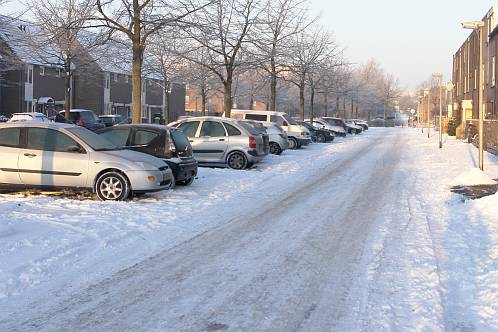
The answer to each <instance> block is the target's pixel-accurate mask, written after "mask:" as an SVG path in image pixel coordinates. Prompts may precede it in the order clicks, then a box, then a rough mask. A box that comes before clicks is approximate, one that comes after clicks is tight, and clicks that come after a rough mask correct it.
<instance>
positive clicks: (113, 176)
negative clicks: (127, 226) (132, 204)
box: [95, 171, 131, 201]
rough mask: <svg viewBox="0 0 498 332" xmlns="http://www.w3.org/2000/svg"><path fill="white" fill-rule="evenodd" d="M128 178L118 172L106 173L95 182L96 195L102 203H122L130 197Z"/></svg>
mask: <svg viewBox="0 0 498 332" xmlns="http://www.w3.org/2000/svg"><path fill="white" fill-rule="evenodd" d="M130 191H131V189H130V184H129V183H128V179H126V177H125V176H124V175H123V174H121V173H119V172H116V171H110V172H105V173H104V174H102V175H100V176H99V178H98V179H97V181H96V182H95V193H96V194H97V196H98V198H99V199H100V200H101V201H122V200H125V199H127V198H128V196H129V195H130Z"/></svg>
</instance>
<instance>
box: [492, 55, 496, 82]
mask: <svg viewBox="0 0 498 332" xmlns="http://www.w3.org/2000/svg"><path fill="white" fill-rule="evenodd" d="M495 63H496V57H495V56H494V55H493V59H492V60H491V86H495V83H496V80H495V78H496V76H495Z"/></svg>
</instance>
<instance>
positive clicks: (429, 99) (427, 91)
mask: <svg viewBox="0 0 498 332" xmlns="http://www.w3.org/2000/svg"><path fill="white" fill-rule="evenodd" d="M424 96H427V138H431V135H430V134H431V132H430V126H431V122H430V121H431V113H430V107H431V106H430V102H431V90H430V89H426V90H424Z"/></svg>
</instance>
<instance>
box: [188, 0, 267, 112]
mask: <svg viewBox="0 0 498 332" xmlns="http://www.w3.org/2000/svg"><path fill="white" fill-rule="evenodd" d="M213 2H214V5H213V6H209V7H205V8H203V9H202V10H199V11H198V12H196V13H195V14H194V15H192V19H193V20H194V21H195V22H197V24H196V25H195V26H194V25H191V26H189V27H186V29H185V32H186V34H187V36H188V38H190V39H191V40H192V41H193V47H192V49H191V50H190V52H187V53H184V54H183V56H184V57H185V58H187V59H188V60H189V61H191V62H195V63H197V64H199V65H202V66H204V67H206V68H207V69H209V70H210V71H211V72H212V73H213V74H214V75H215V76H216V77H218V78H219V80H220V82H221V83H222V85H223V89H224V92H223V95H224V105H223V110H224V112H225V116H227V117H229V116H230V112H231V109H232V105H233V93H232V92H233V91H232V89H233V87H232V85H233V82H234V79H235V72H236V70H237V69H238V67H239V66H241V65H242V64H243V58H242V57H241V52H242V47H243V46H244V44H245V43H246V42H247V35H248V33H249V31H250V29H251V27H252V26H253V24H254V22H255V19H256V17H257V14H258V12H257V9H258V8H257V6H256V2H255V1H254V0H214V1H213ZM199 52H205V53H203V54H204V55H205V58H204V59H205V60H207V61H205V62H201V61H199V58H198V57H197V56H193V54H198V53H199Z"/></svg>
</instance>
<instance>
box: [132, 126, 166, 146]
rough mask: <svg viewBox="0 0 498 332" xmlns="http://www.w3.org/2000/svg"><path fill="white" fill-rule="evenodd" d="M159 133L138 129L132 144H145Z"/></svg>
mask: <svg viewBox="0 0 498 332" xmlns="http://www.w3.org/2000/svg"><path fill="white" fill-rule="evenodd" d="M159 135H160V134H159V133H157V132H155V131H149V130H143V129H139V130H137V131H136V132H135V140H134V142H133V144H134V145H147V144H149V143H150V142H152V141H153V140H154V139H155V138H156V137H157V136H159Z"/></svg>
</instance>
